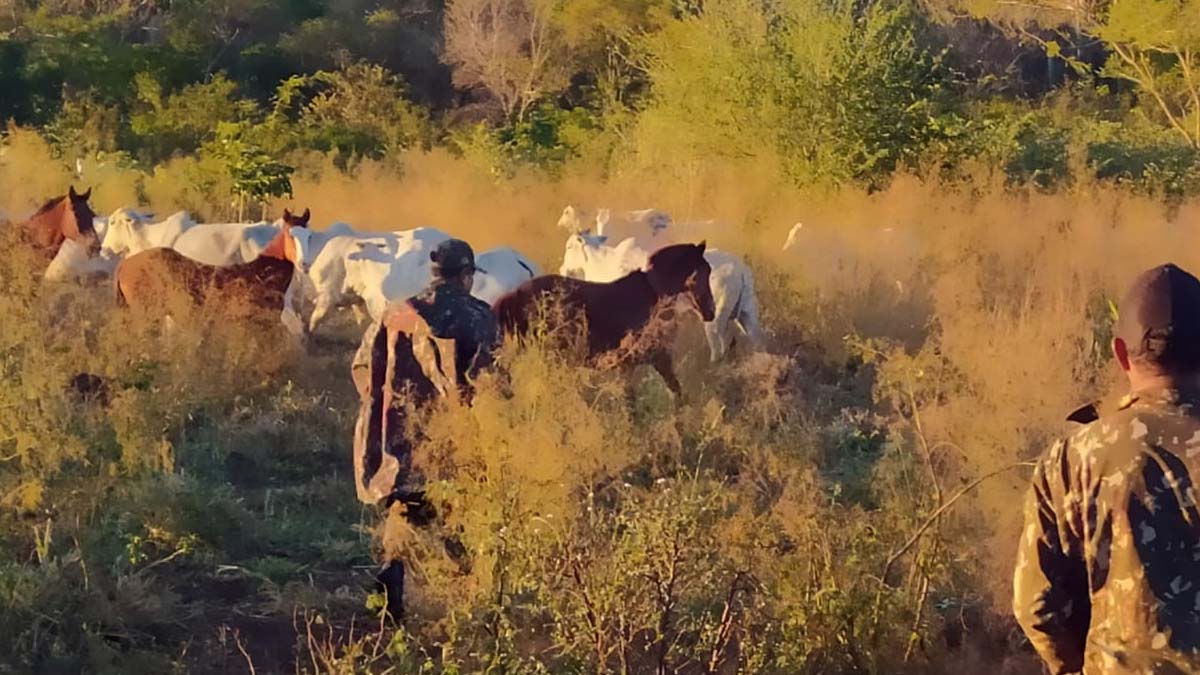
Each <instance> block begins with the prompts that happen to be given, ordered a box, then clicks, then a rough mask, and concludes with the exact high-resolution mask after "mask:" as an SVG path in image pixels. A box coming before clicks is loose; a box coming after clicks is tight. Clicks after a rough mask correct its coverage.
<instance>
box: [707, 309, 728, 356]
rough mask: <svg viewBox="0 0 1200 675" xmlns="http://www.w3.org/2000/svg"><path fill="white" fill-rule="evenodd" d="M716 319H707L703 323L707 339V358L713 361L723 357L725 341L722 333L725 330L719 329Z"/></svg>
mask: <svg viewBox="0 0 1200 675" xmlns="http://www.w3.org/2000/svg"><path fill="white" fill-rule="evenodd" d="M719 321H720V318H719V317H718V319H717V320H714V321H709V322H708V323H706V324H704V337H705V338H706V339H707V340H708V353H709V360H710V361H712V362H713V363H716V362H718V361H720V360H721V359H723V358H725V350H726V343H725V337H724V336H723V335H722V333H724V332H725V331H723V330H721V327H720V325H719V324H718V322H719Z"/></svg>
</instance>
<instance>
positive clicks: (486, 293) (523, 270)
mask: <svg viewBox="0 0 1200 675" xmlns="http://www.w3.org/2000/svg"><path fill="white" fill-rule="evenodd" d="M432 249H433V246H432V245H428V246H425V247H421V248H418V249H413V250H410V251H408V252H407V253H406V254H405V256H402V257H400V258H394V257H392V256H390V255H389V254H388V252H387V251H384V250H381V249H378V248H372V247H363V249H362V250H361V251H359V252H358V253H355V254H354V255H351V256H350V258H349V260H348V261H347V265H346V270H347V274H346V277H347V286H350V287H352V288H353V290H354V292H355V293H358V294H359V295H360V296H361V297H362V299H363V301H364V303H365V304H366V306H367V312H368V313H369V314H370V315H371V318H372V319H374V320H376V321H378V320H379V319H380V318H381V317H382V316H383V313H384V311H385V310H386V309H387V306H388V304H389V303H391V302H393V301H396V300H403V299H405V298H410V297H412V296H414V295H416V294H418V293H420V292H421V291H423V290H424V289H425V288H426V287H427V286H428V285H429V282H430V280H431V279H432V276H433V264H432V262H431V261H430V260H429V251H431V250H432ZM475 263H476V265H478V266H479V267H480V271H479V272H477V273H476V274H475V284H474V286H472V288H471V295H473V296H475V297H476V298H479V299H480V300H483V301H484V302H486V303H488V304H489V305H490V304H492V303H494V302H495V301H496V300H498V299H499V298H500V297H502V296H504V295H505V294H507V293H509V292H511V291H514V290H516V288H517V287H518V286H520V285H521V284H523V283H525V282H526V281H528V280H530V279H532V278H533V277H535V276H537V275H538V274H540V270H539V269H538V266H537V265H535V264H534V263H533V262H531V261H530V260H529V259H528V258H526V257H525V256H523V255H521V254H520V253H518V252H517V251H515V250H513V249H511V248H508V247H501V248H496V249H491V250H488V251H484V252H483V253H480V254H479V255H477V256H475ZM485 270H486V271H485Z"/></svg>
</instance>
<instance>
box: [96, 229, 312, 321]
mask: <svg viewBox="0 0 1200 675" xmlns="http://www.w3.org/2000/svg"><path fill="white" fill-rule="evenodd" d="M307 226H308V211H307V210H306V211H305V213H304V215H303V216H300V217H297V216H293V215H292V213H291V212H290V211H287V210H285V211H284V212H283V223H282V225H281V227H280V230H279V234H277V235H276V236H275V238H274V239H272V240H271V243H270V244H268V245H267V247H266V248H265V249H263V251H262V253H261V254H259V256H258V257H257V258H255V259H254V260H252V261H250V262H248V263H242V264H240V265H229V266H225V267H218V266H216V265H206V264H204V263H201V262H197V261H195V260H192V259H191V258H188V257H185V256H183V255H181V254H179V253H177V252H176V251H174V250H173V249H169V248H152V249H147V250H145V251H142V252H140V253H136V254H134V255H131V256H129V257H128V258H126V259H125V260H124V261H122V262H121V264H120V265H118V266H117V271H116V273H115V274H114V275H113V289H114V291H115V293H116V298H117V304H118V305H125V306H128V307H132V308H135V309H142V310H150V311H156V310H159V311H161V309H162V308H163V307H164V303H165V301H166V299H168V298H173V297H179V296H180V295H183V296H185V297H188V298H189V299H190V300H191V302H192V304H194V305H195V306H203V305H207V304H209V303H220V304H221V307H222V310H223V311H230V312H231V313H230V314H228V316H231V318H233V317H234V316H235V315H236V314H237V313H238V309H239V304H240V308H241V309H242V311H243V312H244V311H245V310H247V309H248V310H249V314H250V315H261V314H262V313H263V312H276V313H283V312H284V310H285V309H290V308H289V307H288V303H287V292H288V287H289V286H290V285H291V283H292V277H293V274H294V272H295V269H296V261H297V259H298V258H299V252H298V248H297V246H296V240H295V238H294V237H292V236H291V230H292V228H293V227H307ZM244 316H245V315H244ZM247 318H248V317H247Z"/></svg>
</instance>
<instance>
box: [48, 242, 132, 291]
mask: <svg viewBox="0 0 1200 675" xmlns="http://www.w3.org/2000/svg"><path fill="white" fill-rule="evenodd" d="M120 262H121V259H120V258H119V257H116V256H110V255H104V254H103V253H101V254H99V255H95V256H93V255H91V254H90V253H89V252H88V249H87V246H84V245H83V244H80V243H78V242H76V241H75V240H74V239H64V240H63V243H62V245H61V246H59V247H58V253H56V254H55V255H54V259H53V260H51V261H50V264H49V265H48V266H47V267H46V272H45V274H43V275H42V281H47V282H68V281H83V280H87V279H89V278H94V277H110V276H112V274H113V272H114V271H115V270H116V268H117V265H118V264H119V263H120Z"/></svg>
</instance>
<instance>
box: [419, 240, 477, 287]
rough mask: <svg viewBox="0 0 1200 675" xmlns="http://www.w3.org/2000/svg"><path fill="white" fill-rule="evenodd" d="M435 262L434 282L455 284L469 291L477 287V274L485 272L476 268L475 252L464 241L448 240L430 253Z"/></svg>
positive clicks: (431, 259) (430, 257)
mask: <svg viewBox="0 0 1200 675" xmlns="http://www.w3.org/2000/svg"><path fill="white" fill-rule="evenodd" d="M429 260H430V261H432V262H433V276H434V280H435V281H436V282H439V283H448V284H454V285H457V286H459V287H460V288H462V289H463V290H466V291H469V290H471V287H472V286H474V285H475V273H476V272H483V271H484V270H481V269H479V268H478V267H476V266H475V252H474V251H472V250H471V245H470V244H468V243H467V242H465V241H463V240H462V239H447V240H445V241H443V242H441V243H440V244H438V245H437V246H435V247H434V249H433V250H432V251H430V252H429Z"/></svg>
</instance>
